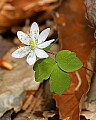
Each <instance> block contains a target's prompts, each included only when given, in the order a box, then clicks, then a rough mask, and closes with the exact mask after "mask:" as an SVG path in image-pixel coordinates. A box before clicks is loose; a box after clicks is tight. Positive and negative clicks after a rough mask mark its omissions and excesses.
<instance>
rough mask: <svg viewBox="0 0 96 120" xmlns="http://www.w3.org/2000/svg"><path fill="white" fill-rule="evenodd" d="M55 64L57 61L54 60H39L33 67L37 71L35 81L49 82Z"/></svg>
mask: <svg viewBox="0 0 96 120" xmlns="http://www.w3.org/2000/svg"><path fill="white" fill-rule="evenodd" d="M55 64H56V63H55V60H54V59H52V58H46V59H41V60H38V61H37V62H36V63H35V65H34V67H33V69H34V71H35V80H36V81H37V82H38V81H41V80H47V79H48V78H49V77H50V75H51V73H52V71H53V68H54V67H53V66H54V65H55Z"/></svg>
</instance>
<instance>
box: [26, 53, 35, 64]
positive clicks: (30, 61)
mask: <svg viewBox="0 0 96 120" xmlns="http://www.w3.org/2000/svg"><path fill="white" fill-rule="evenodd" d="M35 61H36V55H35V53H34V52H31V53H30V54H29V55H28V57H27V63H28V64H29V65H33V64H34V63H35Z"/></svg>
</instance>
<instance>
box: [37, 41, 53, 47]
mask: <svg viewBox="0 0 96 120" xmlns="http://www.w3.org/2000/svg"><path fill="white" fill-rule="evenodd" d="M53 41H55V39H52V40H49V41H46V42H43V43H41V44H39V45H38V48H46V47H47V46H49V45H50V44H51V43H52V42H53Z"/></svg>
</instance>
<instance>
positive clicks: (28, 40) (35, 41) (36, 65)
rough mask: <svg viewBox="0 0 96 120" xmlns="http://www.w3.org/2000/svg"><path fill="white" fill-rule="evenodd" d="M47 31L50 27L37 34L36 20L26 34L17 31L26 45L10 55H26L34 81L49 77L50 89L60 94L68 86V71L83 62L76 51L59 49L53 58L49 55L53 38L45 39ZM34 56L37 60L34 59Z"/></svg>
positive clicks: (20, 56) (79, 66)
mask: <svg viewBox="0 0 96 120" xmlns="http://www.w3.org/2000/svg"><path fill="white" fill-rule="evenodd" d="M49 32H50V28H47V29H45V30H43V31H42V32H41V33H40V34H39V27H38V24H37V23H36V22H34V23H33V24H32V25H31V28H30V32H29V33H28V34H26V33H24V32H22V31H18V32H17V36H18V38H19V40H20V41H21V42H22V43H23V44H25V45H26V46H23V47H19V48H18V49H17V50H16V51H14V52H13V53H12V56H13V57H15V58H23V57H25V56H26V55H28V56H27V59H26V61H27V63H28V64H29V65H33V70H34V71H35V80H36V82H40V81H42V80H48V79H49V83H50V91H51V92H55V93H57V94H60V95H61V94H62V93H63V92H64V90H67V89H69V87H70V76H69V74H68V73H69V72H74V71H76V70H78V69H80V68H81V67H82V66H83V64H82V62H81V61H80V59H79V58H78V57H77V56H76V53H74V52H71V51H69V50H61V51H59V52H58V53H57V54H55V57H54V58H51V57H49V56H48V54H47V50H49V49H50V48H51V47H52V46H53V45H54V43H55V39H51V40H48V41H46V39H47V37H48V34H49ZM53 54H54V53H53ZM36 57H38V58H39V60H37V61H36Z"/></svg>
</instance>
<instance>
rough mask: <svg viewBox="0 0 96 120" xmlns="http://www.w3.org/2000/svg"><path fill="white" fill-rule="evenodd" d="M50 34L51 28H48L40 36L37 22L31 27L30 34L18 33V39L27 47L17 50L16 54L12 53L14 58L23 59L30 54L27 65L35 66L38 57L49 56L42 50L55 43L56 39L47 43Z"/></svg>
mask: <svg viewBox="0 0 96 120" xmlns="http://www.w3.org/2000/svg"><path fill="white" fill-rule="evenodd" d="M49 32H50V28H47V29H45V30H43V31H42V32H41V33H40V34H39V27H38V24H37V23H36V22H34V23H33V24H32V25H31V28H30V33H29V34H25V33H23V32H22V31H18V32H17V36H18V38H19V39H20V41H21V42H22V43H23V44H25V45H27V46H24V47H20V48H19V49H17V50H16V51H15V52H13V53H12V57H15V58H23V57H25V56H26V55H27V54H28V53H29V55H28V56H27V63H28V64H29V65H33V64H34V63H35V61H36V56H37V57H38V58H47V57H48V54H47V53H46V52H45V51H44V50H42V49H43V48H46V47H47V46H49V45H50V44H51V43H52V42H53V41H54V39H52V40H49V41H45V40H46V38H47V37H48V34H49Z"/></svg>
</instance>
